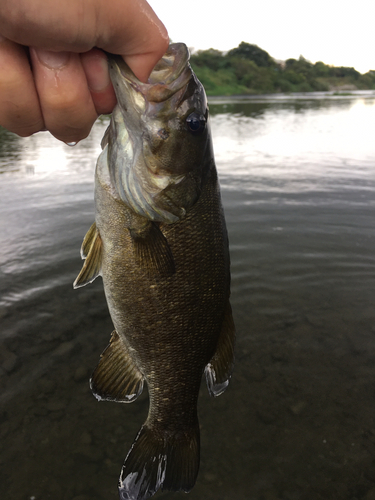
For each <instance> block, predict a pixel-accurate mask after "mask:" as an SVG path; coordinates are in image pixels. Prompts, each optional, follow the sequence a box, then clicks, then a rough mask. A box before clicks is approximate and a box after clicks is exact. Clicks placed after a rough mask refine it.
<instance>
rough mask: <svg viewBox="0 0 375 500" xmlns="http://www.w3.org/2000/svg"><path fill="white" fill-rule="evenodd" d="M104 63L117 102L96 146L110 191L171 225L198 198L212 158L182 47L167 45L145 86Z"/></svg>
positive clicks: (199, 94)
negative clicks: (102, 152)
mask: <svg viewBox="0 0 375 500" xmlns="http://www.w3.org/2000/svg"><path fill="white" fill-rule="evenodd" d="M109 66H110V76H111V80H112V83H113V86H114V89H115V92H116V96H117V102H118V104H117V106H116V108H115V110H114V112H113V115H112V120H111V125H110V127H109V132H108V133H107V137H105V138H104V145H105V143H106V142H108V165H109V170H110V175H111V179H112V182H113V183H114V185H115V189H116V191H117V193H118V194H119V196H120V198H121V199H122V200H123V201H124V202H125V203H126V204H128V205H129V206H130V207H131V208H132V209H133V210H135V211H136V213H138V214H140V215H143V216H145V217H147V218H148V219H150V220H155V221H160V222H166V223H172V222H176V221H177V220H179V219H181V218H182V217H184V215H185V214H186V211H187V210H188V209H189V208H190V207H191V206H192V205H194V203H195V202H196V201H197V199H198V198H199V194H200V190H201V185H202V181H203V179H204V176H205V174H206V173H207V171H208V169H209V166H210V163H212V160H213V151H212V140H211V133H210V127H209V120H208V106H207V98H206V94H205V91H204V88H203V86H202V84H201V83H200V82H199V80H198V79H197V77H196V75H195V74H194V72H193V70H192V69H191V67H190V65H189V51H188V49H187V47H186V45H185V44H183V43H176V44H171V45H170V46H169V49H168V51H167V52H166V54H165V55H164V56H163V57H162V59H161V60H160V61H159V62H158V63H157V65H156V66H155V68H154V70H153V71H152V73H151V75H150V77H149V79H148V82H147V83H143V82H141V81H140V80H138V79H137V78H136V77H135V75H134V74H133V73H132V71H131V70H130V68H129V67H128V65H127V64H126V63H125V62H124V60H123V59H122V58H121V57H120V56H109Z"/></svg>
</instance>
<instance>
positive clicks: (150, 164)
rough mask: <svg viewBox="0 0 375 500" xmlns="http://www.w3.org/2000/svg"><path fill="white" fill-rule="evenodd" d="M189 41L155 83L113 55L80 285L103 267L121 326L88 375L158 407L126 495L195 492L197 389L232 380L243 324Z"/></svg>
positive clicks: (99, 393) (122, 483) (124, 484)
mask: <svg viewBox="0 0 375 500" xmlns="http://www.w3.org/2000/svg"><path fill="white" fill-rule="evenodd" d="M188 61H189V52H188V50H187V48H186V46H185V45H184V44H171V45H170V46H169V49H168V51H167V53H166V54H165V56H164V57H163V58H162V59H161V60H160V62H159V63H158V64H157V65H156V67H155V69H154V70H153V72H152V74H151V76H150V78H149V82H148V83H146V84H145V83H142V82H140V81H139V80H138V79H137V78H136V77H135V76H134V74H133V73H132V72H131V70H130V69H129V67H128V66H127V65H126V64H125V63H124V61H123V60H122V58H121V57H118V56H109V64H110V74H111V79H112V83H113V85H114V88H115V91H116V95H117V100H118V104H117V106H116V108H115V109H114V111H113V114H112V117H111V123H110V126H109V127H108V129H107V131H106V133H105V135H104V138H103V141H102V148H103V151H102V153H101V155H100V156H99V159H98V163H97V168H96V179H95V204H96V219H95V223H94V224H93V225H92V226H91V228H90V230H89V231H88V233H87V234H86V236H85V239H84V241H83V244H82V249H81V255H82V258H84V259H85V262H84V265H83V268H82V270H81V272H80V274H79V275H78V277H77V279H76V281H75V283H74V287H75V288H78V287H80V286H83V285H86V284H87V283H90V282H92V281H93V280H94V279H95V278H96V277H97V276H98V275H101V276H102V278H103V283H104V290H105V294H106V299H107V303H108V307H109V311H110V314H111V317H112V321H113V324H114V327H115V331H114V332H113V333H112V337H111V341H110V344H109V346H108V347H107V348H106V349H105V351H104V352H103V354H102V355H101V358H100V361H99V364H98V366H97V368H96V369H95V371H94V373H93V375H92V378H91V380H90V384H91V388H92V391H93V393H94V395H95V396H96V397H97V399H98V400H110V401H119V402H124V403H129V402H132V401H134V400H135V399H136V398H137V397H138V396H139V394H140V393H141V392H142V388H143V384H144V381H146V383H147V386H148V391H149V398H150V407H149V414H148V417H147V420H146V422H145V423H144V424H143V426H142V427H141V430H140V431H139V433H138V435H137V437H136V439H135V441H134V443H133V445H132V448H131V449H130V451H129V453H128V455H127V457H126V459H125V463H124V465H123V468H122V472H121V476H120V479H119V494H120V499H122V500H125V499H127V500H130V499H132V500H143V499H146V498H149V497H150V496H152V495H153V494H154V493H155V492H156V491H157V490H158V489H159V488H162V489H165V490H173V491H178V490H184V491H186V492H187V491H189V490H190V489H191V488H192V487H193V486H194V483H195V481H196V477H197V474H198V469H199V424H198V417H197V399H198V392H199V387H200V383H201V378H202V374H203V373H204V372H205V375H206V381H207V386H208V390H209V393H210V394H211V395H213V396H218V395H219V394H221V393H222V392H223V391H224V390H225V389H226V387H227V385H228V382H229V378H230V375H231V371H232V365H233V347H234V338H235V332H234V324H233V319H232V313H231V307H230V304H229V295H230V271H229V250H228V238H227V231H226V226H225V220H224V214H223V210H222V206H221V201H220V191H219V185H218V179H217V173H216V168H215V162H214V156H213V150H212V141H211V133H210V127H209V121H208V107H207V99H206V95H205V92H204V89H203V87H202V85H201V83H200V82H199V81H198V80H197V78H196V76H195V74H194V72H193V71H192V69H191V67H190V65H189V63H188Z"/></svg>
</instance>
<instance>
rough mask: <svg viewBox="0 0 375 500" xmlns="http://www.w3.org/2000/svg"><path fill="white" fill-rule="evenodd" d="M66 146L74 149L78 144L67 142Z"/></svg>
mask: <svg viewBox="0 0 375 500" xmlns="http://www.w3.org/2000/svg"><path fill="white" fill-rule="evenodd" d="M65 144H66V145H67V146H71V147H73V146H75V145H76V144H77V143H76V142H66V143H65Z"/></svg>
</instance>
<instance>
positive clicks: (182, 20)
mask: <svg viewBox="0 0 375 500" xmlns="http://www.w3.org/2000/svg"><path fill="white" fill-rule="evenodd" d="M148 2H149V4H150V5H151V7H152V8H153V9H154V11H155V12H156V14H157V15H158V16H159V18H160V19H161V20H162V22H163V23H164V25H165V26H166V28H167V30H168V32H169V36H170V38H171V39H172V41H173V42H185V43H186V45H187V46H188V47H190V48H194V49H208V48H210V47H212V48H214V49H219V50H222V51H224V50H229V49H232V48H234V47H237V46H238V45H239V43H240V42H242V41H244V42H248V43H253V44H256V45H258V46H259V47H261V48H262V49H264V50H266V51H267V52H268V53H269V54H270V55H271V56H272V57H274V58H275V59H281V60H285V59H288V58H290V57H294V58H295V59H298V57H299V56H300V55H303V57H305V58H306V59H308V60H309V61H311V62H313V63H314V62H316V61H323V62H324V63H326V64H332V65H334V66H353V67H354V68H355V69H357V70H358V71H360V72H361V73H365V72H367V71H368V70H370V69H374V70H375V28H374V26H375V22H374V19H375V1H374V0H356V1H354V0H350V1H349V0H314V1H307V2H306V1H302V0H256V1H251V0H226V1H223V0H190V1H189V0H183V1H182V0H148Z"/></svg>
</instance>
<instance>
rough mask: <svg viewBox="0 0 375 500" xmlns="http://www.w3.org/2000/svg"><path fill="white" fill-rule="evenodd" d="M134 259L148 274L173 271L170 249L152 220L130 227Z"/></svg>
mask: <svg viewBox="0 0 375 500" xmlns="http://www.w3.org/2000/svg"><path fill="white" fill-rule="evenodd" d="M130 235H131V237H132V240H133V246H134V254H135V259H136V261H137V263H138V264H139V266H140V267H141V268H143V269H144V270H145V271H146V272H147V273H148V274H150V275H154V274H155V273H157V274H160V275H162V276H170V275H171V274H173V273H174V272H175V265H174V259H173V254H172V250H171V248H170V246H169V243H168V241H167V239H166V237H165V236H164V234H163V233H162V232H161V230H160V228H159V226H157V225H156V224H155V223H154V222H150V221H147V222H146V223H144V224H143V225H142V226H141V227H138V228H131V229H130Z"/></svg>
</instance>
